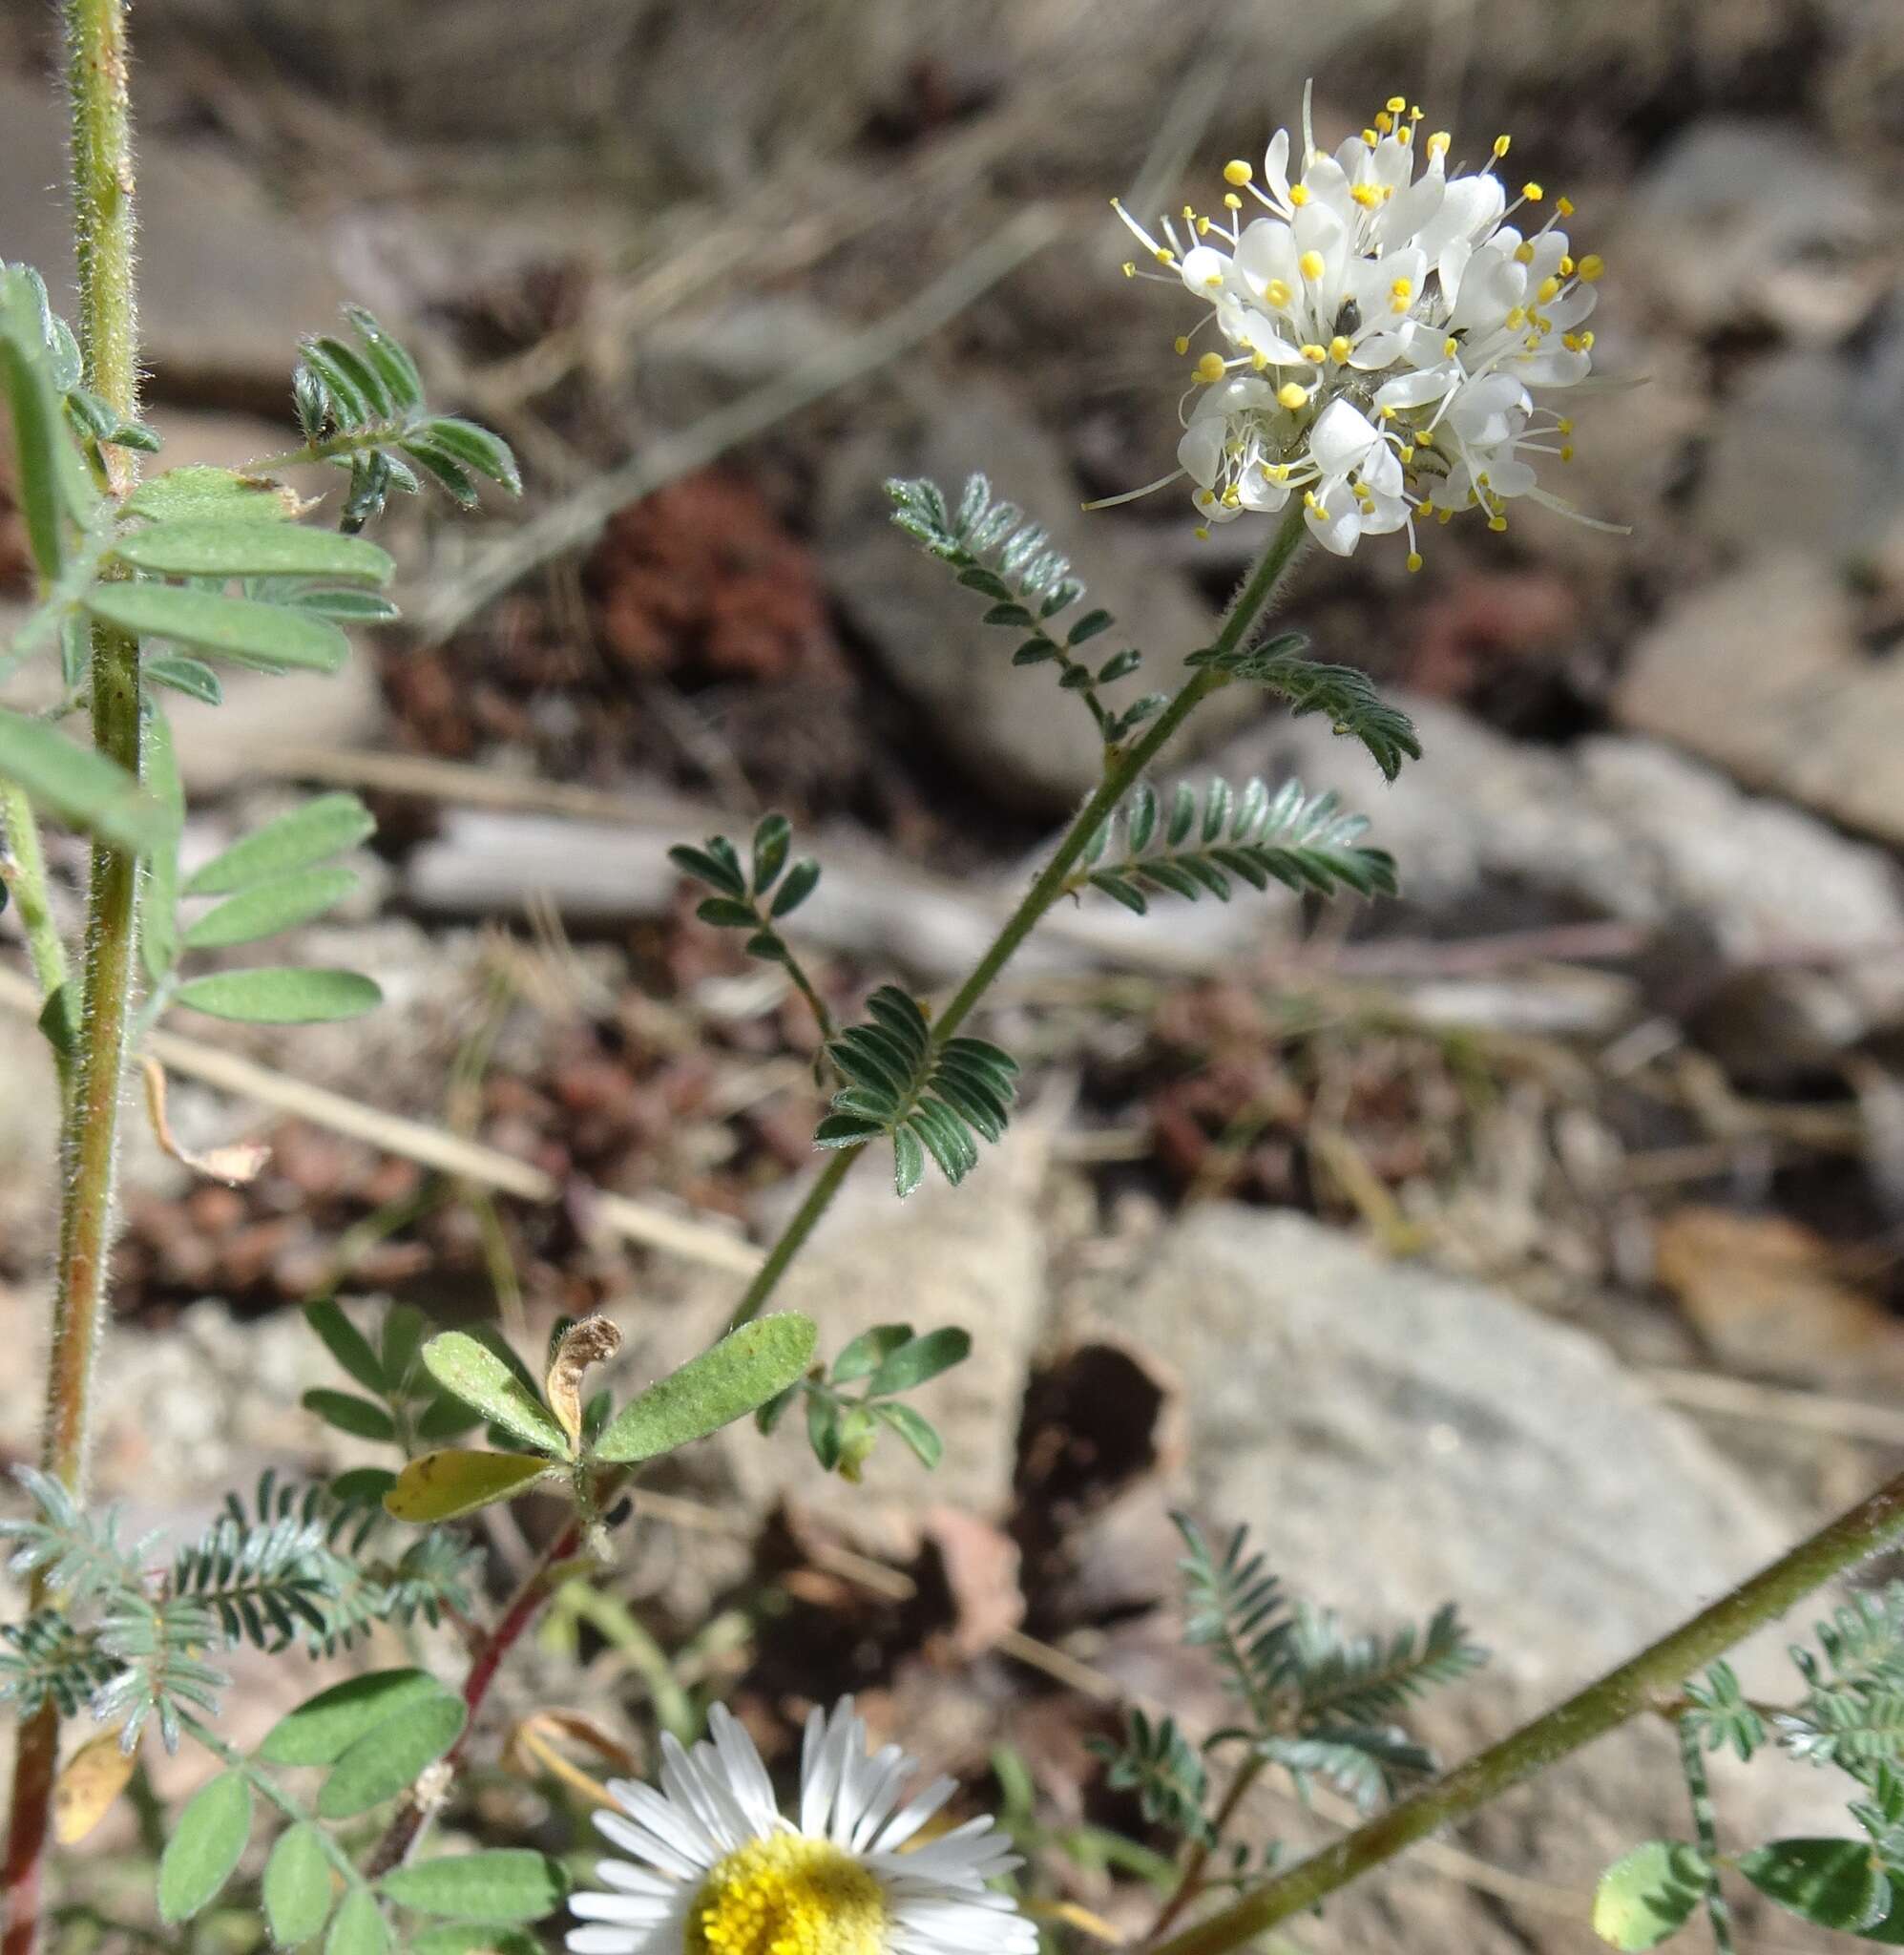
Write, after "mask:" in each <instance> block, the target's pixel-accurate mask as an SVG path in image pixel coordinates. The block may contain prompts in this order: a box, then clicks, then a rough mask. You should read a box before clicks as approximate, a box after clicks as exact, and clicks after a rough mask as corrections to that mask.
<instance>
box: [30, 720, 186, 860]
mask: <svg viewBox="0 0 1904 1955" xmlns="http://www.w3.org/2000/svg"><path fill="white" fill-rule="evenodd" d="M0 776H5V778H6V779H8V780H10V781H16V782H18V784H19V785H20V786H21V787H22V788H25V789H26V790H27V795H28V798H29V799H30V800H32V801H35V802H37V803H38V804H39V805H40V806H41V807H43V808H50V809H52V811H53V813H54V814H56V815H58V816H59V818H60V819H61V820H62V821H64V822H70V823H71V824H72V825H73V827H74V828H76V829H82V830H85V832H86V833H88V834H90V835H96V836H98V838H99V839H100V840H101V841H102V842H109V843H111V844H112V845H113V846H114V847H115V848H119V849H134V850H137V851H141V852H143V851H147V850H149V849H152V848H154V847H155V846H157V844H158V843H160V842H161V841H163V839H164V837H165V835H166V832H167V827H168V816H167V814H166V811H165V809H164V808H163V807H161V806H160V804H159V803H158V802H157V800H155V799H154V798H153V797H152V796H151V795H150V794H147V793H144V792H142V791H141V790H140V788H139V785H138V783H137V782H136V781H135V780H134V779H133V777H132V776H131V775H130V774H129V773H127V772H126V770H125V768H124V767H119V766H117V765H116V764H115V762H113V761H110V760H108V759H107V758H106V756H105V755H104V754H103V753H96V752H94V749H93V748H92V747H90V746H77V745H76V744H75V743H74V742H73V741H71V740H69V739H68V738H67V737H66V735H65V734H63V733H61V732H59V731H57V730H56V729H55V728H54V727H52V726H51V725H48V724H47V723H46V722H45V721H43V720H30V719H28V718H27V717H26V716H25V715H24V714H22V713H12V712H9V711H8V710H7V709H6V707H4V706H0Z"/></svg>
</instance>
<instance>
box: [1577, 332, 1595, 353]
mask: <svg viewBox="0 0 1904 1955" xmlns="http://www.w3.org/2000/svg"><path fill="white" fill-rule="evenodd" d="M1580 351H1581V352H1583V353H1590V352H1592V351H1593V334H1592V333H1591V332H1583V333H1581V334H1580Z"/></svg>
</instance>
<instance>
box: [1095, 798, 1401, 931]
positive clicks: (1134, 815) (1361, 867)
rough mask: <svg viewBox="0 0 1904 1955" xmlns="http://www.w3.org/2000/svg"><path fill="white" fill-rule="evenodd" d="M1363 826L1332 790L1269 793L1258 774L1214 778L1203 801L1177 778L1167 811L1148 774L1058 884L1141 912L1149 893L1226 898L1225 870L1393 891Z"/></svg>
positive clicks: (1304, 884)
mask: <svg viewBox="0 0 1904 1955" xmlns="http://www.w3.org/2000/svg"><path fill="white" fill-rule="evenodd" d="M1368 827H1369V824H1368V822H1367V821H1366V820H1365V819H1364V817H1363V816H1361V815H1359V814H1345V813H1343V812H1341V811H1340V810H1339V809H1338V806H1337V803H1336V799H1335V796H1334V795H1333V794H1314V795H1308V796H1305V794H1304V792H1303V784H1302V783H1301V782H1300V781H1294V780H1291V781H1286V782H1285V783H1284V784H1283V786H1282V787H1281V788H1279V789H1278V790H1277V791H1276V792H1275V793H1274V794H1273V795H1272V794H1271V793H1270V792H1269V790H1268V788H1266V787H1265V786H1264V784H1263V783H1262V782H1261V781H1257V780H1251V781H1247V782H1245V784H1244V786H1243V788H1242V789H1241V790H1238V789H1237V788H1233V787H1232V786H1231V785H1230V784H1229V782H1227V781H1224V780H1222V779H1218V780H1213V781H1211V783H1210V784H1209V786H1208V787H1207V788H1205V789H1204V790H1203V799H1202V800H1201V801H1199V799H1198V798H1197V794H1196V791H1195V790H1194V789H1193V788H1191V787H1190V785H1189V784H1188V783H1187V782H1180V783H1179V784H1178V787H1177V789H1176V792H1175V793H1174V794H1173V795H1172V797H1171V800H1170V804H1169V807H1168V809H1164V808H1163V807H1162V806H1161V803H1160V801H1159V798H1158V794H1157V790H1156V789H1155V788H1152V787H1151V786H1150V784H1149V783H1148V782H1145V783H1143V784H1142V785H1141V786H1140V787H1139V788H1136V789H1135V791H1134V792H1133V793H1132V794H1131V795H1130V797H1129V799H1128V800H1126V802H1125V803H1124V805H1123V807H1122V808H1120V809H1119V810H1118V811H1117V813H1115V814H1114V815H1113V816H1112V817H1111V819H1110V820H1109V821H1107V822H1106V823H1105V824H1104V825H1103V826H1102V827H1101V828H1099V829H1098V831H1097V833H1096V834H1094V835H1093V836H1092V838H1091V840H1090V842H1089V843H1088V844H1087V845H1086V847H1085V851H1084V857H1083V863H1082V866H1081V867H1080V868H1079V869H1078V871H1077V872H1076V873H1075V874H1073V875H1072V876H1071V877H1070V878H1069V879H1068V880H1067V881H1066V883H1065V889H1066V891H1067V892H1068V893H1074V894H1075V893H1078V892H1081V891H1083V890H1085V889H1095V890H1101V891H1102V892H1103V893H1104V894H1105V895H1107V896H1110V897H1112V898H1114V899H1115V900H1116V901H1118V902H1119V903H1121V904H1122V905H1123V906H1124V907H1125V909H1127V910H1133V911H1135V912H1136V913H1137V914H1139V915H1140V916H1141V915H1142V914H1144V912H1145V911H1146V910H1147V909H1148V908H1149V897H1148V896H1147V895H1146V893H1145V892H1146V891H1157V890H1163V891H1167V892H1168V893H1170V894H1172V895H1176V896H1182V897H1184V898H1185V899H1186V900H1187V901H1190V902H1195V901H1196V899H1197V898H1198V897H1199V896H1201V895H1204V894H1208V895H1213V896H1215V897H1216V899H1217V900H1218V901H1219V902H1220V903H1226V902H1228V901H1229V898H1230V893H1231V890H1230V880H1229V879H1230V877H1231V876H1237V877H1239V878H1240V879H1241V880H1243V881H1244V882H1246V883H1247V884H1248V885H1249V886H1250V888H1251V889H1255V890H1263V889H1266V888H1268V886H1269V883H1270V881H1271V879H1272V878H1273V879H1274V880H1275V881H1277V882H1280V883H1282V884H1284V885H1286V886H1287V888H1289V889H1292V890H1295V891H1297V892H1298V893H1303V892H1308V891H1314V892H1315V893H1319V894H1322V895H1329V894H1333V893H1337V892H1339V891H1341V890H1344V889H1350V890H1353V891H1354V892H1355V893H1357V894H1358V895H1363V896H1375V895H1392V894H1393V893H1395V888H1396V881H1395V864H1394V857H1393V856H1391V855H1390V854H1389V853H1388V852H1387V851H1386V850H1382V849H1371V848H1368V847H1365V846H1364V845H1363V843H1362V840H1361V837H1362V836H1363V834H1364V833H1365V832H1366V831H1367V830H1368ZM1114 841H1115V842H1118V843H1119V844H1120V846H1119V849H1118V850H1117V851H1116V852H1115V853H1113V852H1112V844H1113V842H1114ZM1107 856H1108V857H1109V859H1108V860H1107V859H1106V858H1107Z"/></svg>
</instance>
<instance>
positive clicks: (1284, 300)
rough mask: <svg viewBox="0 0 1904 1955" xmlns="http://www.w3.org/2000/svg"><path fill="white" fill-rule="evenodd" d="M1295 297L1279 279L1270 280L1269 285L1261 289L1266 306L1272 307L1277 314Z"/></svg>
mask: <svg viewBox="0 0 1904 1955" xmlns="http://www.w3.org/2000/svg"><path fill="white" fill-rule="evenodd" d="M1294 296H1295V295H1294V294H1293V293H1292V292H1291V291H1290V290H1289V288H1288V286H1287V285H1286V284H1284V283H1283V281H1282V280H1281V279H1271V280H1270V281H1269V283H1268V284H1266V285H1265V286H1264V287H1263V297H1264V300H1265V302H1266V304H1267V305H1271V306H1273V307H1274V308H1275V309H1276V310H1277V311H1279V312H1280V311H1281V310H1282V309H1283V307H1284V306H1285V305H1287V304H1288V303H1289V301H1290V300H1291V299H1292V298H1293V297H1294Z"/></svg>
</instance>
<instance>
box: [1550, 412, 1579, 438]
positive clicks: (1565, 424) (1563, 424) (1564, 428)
mask: <svg viewBox="0 0 1904 1955" xmlns="http://www.w3.org/2000/svg"><path fill="white" fill-rule="evenodd" d="M1554 431H1555V432H1556V433H1557V434H1571V433H1572V432H1573V431H1574V424H1573V423H1572V422H1571V421H1569V420H1568V419H1567V418H1566V416H1565V415H1562V416H1561V417H1560V419H1559V421H1558V422H1557V423H1556V424H1555V430H1554Z"/></svg>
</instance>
